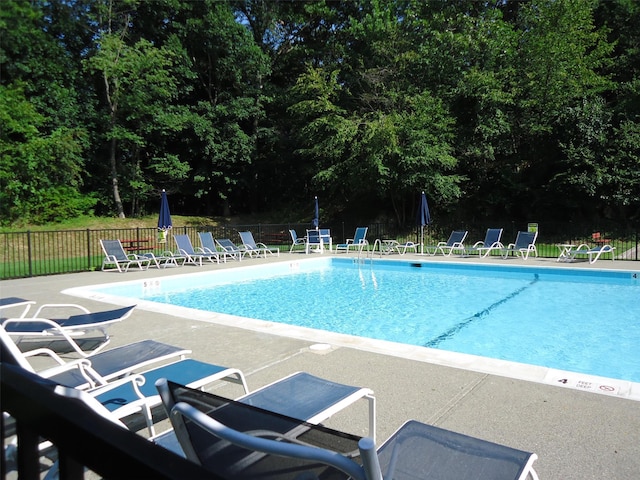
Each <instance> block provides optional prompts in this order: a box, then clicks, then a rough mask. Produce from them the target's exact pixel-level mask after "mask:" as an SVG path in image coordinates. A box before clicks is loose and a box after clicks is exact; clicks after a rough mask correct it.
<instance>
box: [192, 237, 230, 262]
mask: <svg viewBox="0 0 640 480" xmlns="http://www.w3.org/2000/svg"><path fill="white" fill-rule="evenodd" d="M198 238H199V239H200V248H202V251H203V252H204V253H211V254H214V255H218V256H219V257H220V258H222V259H223V261H224V262H225V263H226V262H227V256H230V257H231V258H234V255H231V254H228V253H227V252H226V251H224V250H223V251H220V250H218V247H216V241H215V240H214V239H213V234H212V233H211V232H198Z"/></svg>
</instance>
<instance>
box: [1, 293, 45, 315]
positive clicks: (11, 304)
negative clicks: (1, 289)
mask: <svg viewBox="0 0 640 480" xmlns="http://www.w3.org/2000/svg"><path fill="white" fill-rule="evenodd" d="M35 303H36V302H34V301H33V300H25V299H24V298H20V297H3V298H0V310H4V309H9V308H21V309H22V313H20V315H19V316H18V317H16V316H15V315H14V316H13V317H12V318H24V317H26V316H27V313H28V312H29V310H30V309H31V306H32V305H35Z"/></svg>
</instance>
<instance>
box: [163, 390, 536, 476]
mask: <svg viewBox="0 0 640 480" xmlns="http://www.w3.org/2000/svg"><path fill="white" fill-rule="evenodd" d="M157 386H158V389H159V391H160V394H161V396H162V399H163V403H164V406H165V408H166V409H167V411H168V415H169V418H170V420H171V423H172V424H173V427H174V431H175V434H176V436H177V438H178V440H179V442H180V445H181V446H182V449H183V451H184V452H185V454H186V456H187V458H188V459H190V460H192V461H194V462H196V463H198V464H200V465H202V466H204V467H205V468H207V469H208V470H210V471H212V472H213V473H215V474H218V475H221V476H223V477H227V478H229V477H233V478H260V477H263V478H278V477H279V476H283V475H285V473H286V474H287V475H290V476H292V477H293V476H296V475H297V476H299V478H307V477H308V478H323V477H324V476H327V477H331V478H332V475H337V476H338V478H340V475H345V474H346V475H347V476H349V477H351V478H354V479H357V480H381V479H382V478H388V479H392V478H393V479H397V480H404V479H414V480H418V479H425V480H428V479H431V478H438V479H440V480H449V479H450V480H459V479H462V478H473V479H475V480H524V479H525V478H527V477H528V476H530V477H531V478H532V479H533V480H538V475H537V473H536V471H535V470H534V468H533V463H534V462H535V460H536V459H537V455H536V454H534V453H529V452H525V451H522V450H517V449H514V448H511V447H506V446H503V445H499V444H496V443H492V442H488V441H485V440H481V439H478V438H474V437H469V436H466V435H462V434H459V433H455V432H451V431H448V430H444V429H441V428H438V427H434V426H431V425H426V424H424V423H420V422H417V421H409V422H407V423H405V424H404V425H403V426H402V427H400V429H398V430H397V431H396V432H395V433H394V434H392V435H391V437H389V439H388V440H387V441H385V442H384V443H383V445H382V446H381V447H380V448H379V449H378V450H377V451H376V448H375V440H374V439H373V438H368V437H365V438H359V437H357V436H354V435H349V434H346V433H344V432H338V431H335V430H331V429H328V428H325V427H319V426H315V425H313V424H311V423H309V422H301V421H300V420H299V419H296V418H295V417H294V418H292V417H290V416H283V415H281V414H276V413H273V412H270V411H268V410H265V409H262V408H250V407H247V406H246V405H244V404H242V403H241V402H239V401H236V402H233V401H230V400H228V399H225V398H222V397H217V396H215V395H212V394H208V393H204V392H198V391H193V390H190V389H187V388H185V387H182V386H180V385H175V384H173V383H172V382H166V381H160V382H159V383H158V384H157ZM358 453H359V456H360V461H359V462H356V461H355V458H354V457H356V456H358Z"/></svg>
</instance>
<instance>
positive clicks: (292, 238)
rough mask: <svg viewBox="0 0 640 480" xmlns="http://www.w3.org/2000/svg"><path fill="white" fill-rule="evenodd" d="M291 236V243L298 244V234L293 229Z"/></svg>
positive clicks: (290, 232)
mask: <svg viewBox="0 0 640 480" xmlns="http://www.w3.org/2000/svg"><path fill="white" fill-rule="evenodd" d="M289 234H290V235H291V241H292V242H293V243H296V242H297V241H298V233H297V232H296V231H295V230H293V229H291V230H289Z"/></svg>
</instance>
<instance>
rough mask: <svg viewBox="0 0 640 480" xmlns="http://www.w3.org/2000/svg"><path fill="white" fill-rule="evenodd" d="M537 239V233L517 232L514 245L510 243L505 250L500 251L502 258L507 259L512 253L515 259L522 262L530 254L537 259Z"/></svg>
mask: <svg viewBox="0 0 640 480" xmlns="http://www.w3.org/2000/svg"><path fill="white" fill-rule="evenodd" d="M537 238H538V232H518V235H517V236H516V241H515V243H510V244H509V245H507V248H503V249H502V250H501V253H502V258H507V257H508V256H509V254H510V253H514V254H515V256H516V257H518V256H519V257H522V259H523V260H527V259H528V258H529V255H530V254H531V253H533V254H534V255H535V256H536V257H537V256H538V249H537V248H536V239H537Z"/></svg>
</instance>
